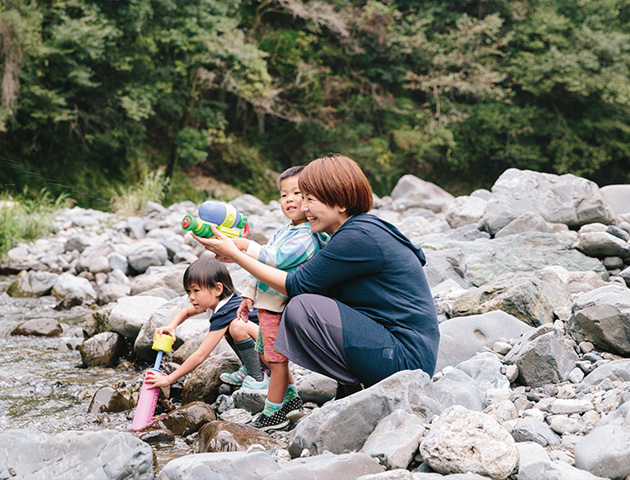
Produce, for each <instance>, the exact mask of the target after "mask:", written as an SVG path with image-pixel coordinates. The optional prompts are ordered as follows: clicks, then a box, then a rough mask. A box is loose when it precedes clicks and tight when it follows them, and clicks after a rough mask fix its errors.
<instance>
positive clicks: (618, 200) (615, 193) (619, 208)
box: [600, 185, 630, 215]
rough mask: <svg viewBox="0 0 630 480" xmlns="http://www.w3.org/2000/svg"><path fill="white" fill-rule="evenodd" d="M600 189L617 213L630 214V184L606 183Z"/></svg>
mask: <svg viewBox="0 0 630 480" xmlns="http://www.w3.org/2000/svg"><path fill="white" fill-rule="evenodd" d="M600 191H601V192H602V194H603V195H604V196H605V197H606V200H607V201H608V203H609V204H610V206H611V207H612V209H613V210H614V212H615V213H616V214H617V215H627V214H630V185H606V186H604V187H601V188H600Z"/></svg>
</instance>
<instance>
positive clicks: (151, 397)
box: [131, 335, 173, 432]
mask: <svg viewBox="0 0 630 480" xmlns="http://www.w3.org/2000/svg"><path fill="white" fill-rule="evenodd" d="M172 346H173V337H171V336H170V335H160V336H158V337H157V338H156V339H155V340H154V341H153V346H152V347H151V348H152V349H153V350H157V352H158V353H157V356H156V357H155V365H153V368H152V370H153V371H155V372H157V373H159V374H160V375H163V374H162V372H161V371H160V363H161V362H162V355H164V353H169V352H170V351H171V347H172ZM159 396H160V389H159V388H151V389H149V388H148V385H147V381H146V374H145V381H144V382H143V383H142V388H141V389H140V396H139V397H138V405H137V406H136V413H135V414H134V416H133V421H132V422H131V430H133V431H134V432H137V431H138V430H142V429H143V428H145V427H146V426H147V425H149V424H151V422H152V421H153V414H154V413H155V407H156V405H157V401H158V397H159Z"/></svg>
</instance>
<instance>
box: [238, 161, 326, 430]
mask: <svg viewBox="0 0 630 480" xmlns="http://www.w3.org/2000/svg"><path fill="white" fill-rule="evenodd" d="M303 168H304V167H302V166H299V167H292V168H290V169H288V170H286V171H284V172H283V173H282V174H281V175H280V177H279V178H278V186H279V188H280V207H281V209H282V213H284V214H285V215H286V216H287V217H288V218H289V219H290V220H291V223H289V224H287V225H284V226H282V227H281V228H280V229H278V231H276V233H275V234H274V235H273V237H272V238H271V240H269V242H268V243H267V245H264V246H261V245H259V244H257V243H256V242H253V241H250V240H247V239H242V238H237V239H233V240H234V243H235V244H236V245H237V247H239V249H241V250H243V251H246V252H247V254H248V255H250V256H251V257H253V258H256V259H258V260H259V261H261V262H263V263H266V264H267V265H271V266H274V267H276V268H279V269H281V270H285V271H287V272H294V271H296V270H297V268H298V267H299V266H300V265H301V264H302V263H304V262H305V261H307V260H308V259H309V258H311V257H312V256H313V255H315V254H316V253H317V252H318V251H319V250H320V249H321V248H322V246H323V245H324V244H325V242H326V241H327V240H328V235H326V234H323V235H322V234H315V233H313V232H311V226H310V224H309V223H308V222H307V221H306V217H305V215H304V212H302V209H301V207H302V194H301V193H300V189H299V187H298V175H299V173H300V171H301V170H302V169H303ZM241 296H242V301H241V306H240V307H239V310H238V315H239V318H242V319H245V318H247V314H248V313H249V312H250V311H251V310H252V308H253V305H254V300H255V306H256V308H257V309H258V321H259V325H260V333H261V335H259V337H258V342H257V343H258V344H257V348H258V351H261V350H262V352H261V353H263V355H264V359H265V363H266V364H267V365H268V366H269V369H270V370H271V376H270V378H269V391H268V394H267V401H266V402H265V408H264V410H263V411H262V413H261V414H260V415H259V416H258V417H257V418H256V419H255V420H254V423H253V424H252V425H253V426H254V427H256V428H260V429H262V430H277V429H281V428H284V427H285V426H287V425H288V424H289V420H288V418H287V414H288V413H289V412H292V411H294V410H299V409H301V408H302V399H301V398H300V397H299V395H298V393H297V388H296V387H295V384H294V381H293V376H292V375H291V371H290V370H289V359H288V358H287V357H285V356H284V355H282V354H281V353H280V352H277V351H276V350H274V348H273V344H274V342H275V340H276V334H277V333H278V327H279V325H280V317H281V316H282V311H283V310H284V306H285V304H286V302H287V300H288V297H287V296H286V295H283V294H282V293H280V292H278V291H277V290H274V289H273V288H271V287H269V286H267V285H265V284H264V283H262V282H259V281H258V280H257V279H256V278H255V277H253V276H252V277H250V278H249V282H248V285H247V287H246V288H245V289H244V291H243V293H242V295H241ZM261 338H262V347H263V348H260V347H261V345H260V343H261ZM266 380H267V379H263V382H265V381H266ZM260 383H261V382H256V380H254V379H253V378H245V380H243V387H245V388H247V387H253V388H260Z"/></svg>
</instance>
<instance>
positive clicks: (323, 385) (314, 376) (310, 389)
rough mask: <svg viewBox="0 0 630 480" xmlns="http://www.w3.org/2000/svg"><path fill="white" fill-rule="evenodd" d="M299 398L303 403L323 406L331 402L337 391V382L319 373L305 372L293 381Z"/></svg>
mask: <svg viewBox="0 0 630 480" xmlns="http://www.w3.org/2000/svg"><path fill="white" fill-rule="evenodd" d="M295 385H296V387H297V389H298V392H299V394H300V397H302V400H304V401H305V402H315V403H317V404H318V405H323V404H324V403H326V402H327V401H329V400H332V399H333V398H334V396H335V393H336V391H337V382H336V381H335V380H333V379H332V378H329V377H326V376H324V375H321V374H319V373H315V372H310V371H307V372H306V373H305V375H302V376H301V377H299V378H297V379H296V380H295Z"/></svg>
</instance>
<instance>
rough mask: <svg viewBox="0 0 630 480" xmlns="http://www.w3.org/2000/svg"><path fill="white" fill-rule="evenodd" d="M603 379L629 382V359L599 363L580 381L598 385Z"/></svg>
mask: <svg viewBox="0 0 630 480" xmlns="http://www.w3.org/2000/svg"><path fill="white" fill-rule="evenodd" d="M605 380H611V381H613V382H630V359H628V358H623V359H619V360H614V361H612V362H610V363H605V364H603V365H599V366H597V368H596V369H595V370H593V372H591V373H589V374H588V375H587V376H586V377H585V378H584V380H583V381H582V383H584V384H586V385H598V384H600V383H601V382H603V381H605Z"/></svg>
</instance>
